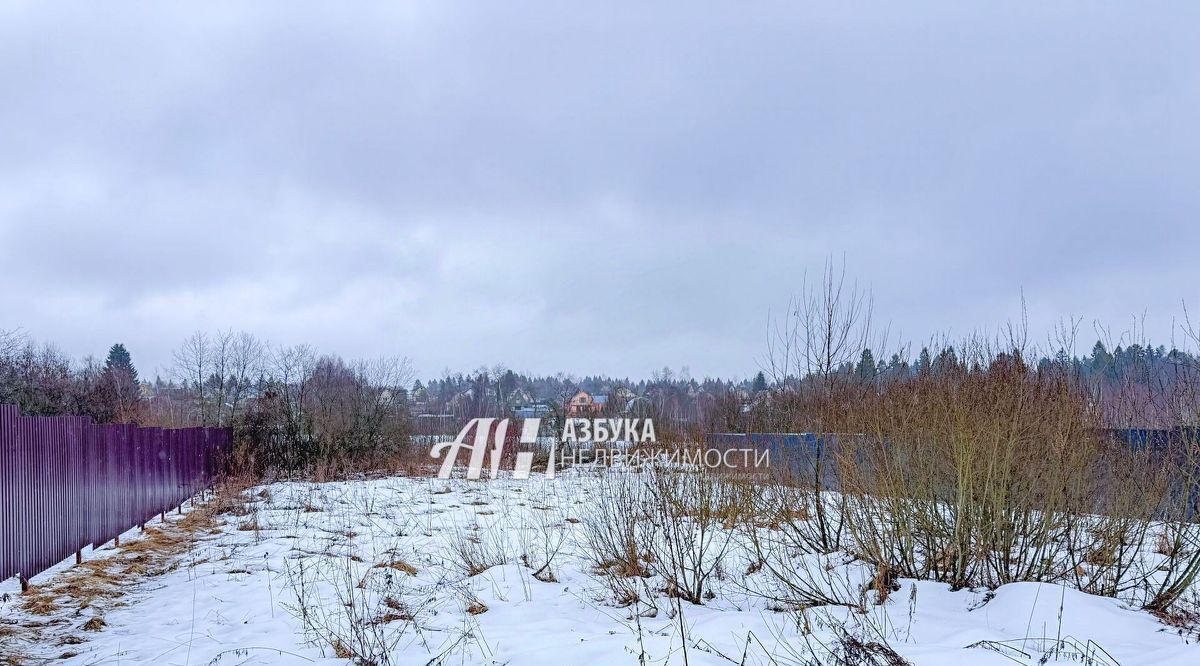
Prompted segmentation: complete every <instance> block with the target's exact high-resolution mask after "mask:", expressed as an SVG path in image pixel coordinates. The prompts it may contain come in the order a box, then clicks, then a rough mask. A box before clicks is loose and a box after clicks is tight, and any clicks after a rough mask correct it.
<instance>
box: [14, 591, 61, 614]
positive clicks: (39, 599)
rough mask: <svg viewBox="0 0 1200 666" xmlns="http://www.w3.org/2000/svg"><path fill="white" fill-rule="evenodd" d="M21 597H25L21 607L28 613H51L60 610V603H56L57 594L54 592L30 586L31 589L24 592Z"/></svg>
mask: <svg viewBox="0 0 1200 666" xmlns="http://www.w3.org/2000/svg"><path fill="white" fill-rule="evenodd" d="M21 597H22V598H23V599H24V600H23V601H22V602H21V609H22V610H24V611H25V612H26V613H31V614H33V615H50V614H52V613H54V612H55V611H57V610H58V604H57V603H55V602H56V599H57V595H55V594H54V593H53V592H49V591H43V590H41V589H40V588H37V587H32V586H30V588H29V591H28V592H24V593H22V595H21Z"/></svg>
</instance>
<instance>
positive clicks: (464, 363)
mask: <svg viewBox="0 0 1200 666" xmlns="http://www.w3.org/2000/svg"><path fill="white" fill-rule="evenodd" d="M1048 4H1052V5H1053V6H1043V5H1048ZM830 5H836V6H833V7H831V6H830ZM117 7H118V5H117V3H45V2H16V3H13V2H3V3H0V328H15V327H21V328H23V329H24V330H25V331H26V332H28V333H29V334H30V335H32V336H34V337H36V338H38V339H40V340H50V341H54V342H56V343H57V344H58V345H59V346H61V347H62V348H63V349H64V350H65V351H67V352H69V353H71V354H72V355H76V356H82V355H84V354H89V353H91V354H96V355H98V356H102V355H103V354H104V352H105V351H106V350H107V348H108V346H109V345H111V344H112V343H113V342H115V341H123V342H125V343H126V345H127V346H128V347H129V349H130V351H131V352H132V354H133V358H134V361H135V363H136V364H137V365H138V367H139V368H140V369H141V370H142V373H143V375H148V374H152V373H153V370H154V369H155V368H156V367H157V368H164V369H165V367H166V366H167V365H168V363H169V359H170V351H171V350H172V349H173V348H175V347H176V346H178V344H179V342H180V341H181V340H182V339H183V338H184V337H185V336H186V335H188V334H189V333H190V332H192V331H194V330H196V329H208V330H212V329H216V328H225V327H232V328H234V329H245V330H249V331H252V332H255V333H257V334H259V335H261V336H262V337H265V338H268V339H270V340H272V341H275V342H279V343H298V342H310V343H313V344H314V345H316V346H318V347H319V348H321V349H322V350H327V351H338V352H340V353H342V354H343V355H346V356H356V357H357V356H375V355H380V354H403V355H407V356H409V357H411V358H412V359H413V362H414V364H415V366H416V368H417V370H418V371H419V373H420V374H421V375H422V376H434V375H438V374H440V373H441V371H442V369H443V368H447V367H449V368H451V369H454V370H470V369H472V368H474V367H477V366H479V365H481V364H485V363H486V364H493V363H497V362H503V363H506V364H507V365H509V366H511V367H514V368H517V369H525V370H529V371H535V372H547V373H550V372H555V371H560V370H561V371H565V372H569V373H574V374H578V375H582V374H590V373H612V374H617V375H631V376H642V375H647V374H649V373H650V372H651V371H652V370H653V369H655V368H660V367H662V366H664V365H666V366H671V367H674V368H678V367H680V366H688V367H689V368H690V369H691V372H692V374H693V375H695V376H697V377H701V376H704V375H725V376H746V375H750V374H752V373H753V372H755V371H757V369H758V367H759V361H760V359H761V358H762V356H763V353H764V351H765V346H766V322H767V317H768V313H769V312H772V311H775V312H778V311H779V310H780V309H781V308H783V307H785V306H786V303H787V301H788V298H789V296H791V295H792V294H793V293H795V292H796V291H797V290H798V289H799V287H800V283H801V279H802V277H803V275H804V273H805V271H806V270H807V271H809V272H810V273H811V272H812V271H814V270H815V271H818V272H819V271H820V269H821V265H822V262H823V261H824V259H825V258H826V257H828V256H830V255H833V256H836V257H841V256H842V254H843V253H844V254H845V257H846V263H847V268H848V272H849V274H851V275H853V276H855V277H857V279H858V280H859V281H860V282H861V283H862V284H864V285H869V286H870V287H871V288H872V290H873V292H874V294H875V300H876V319H877V320H878V321H881V322H884V323H890V325H891V328H892V331H893V336H895V335H896V334H897V333H899V334H901V335H903V336H904V337H908V338H914V339H918V340H919V339H924V338H928V337H929V336H931V335H933V334H935V333H938V332H946V331H949V332H950V333H952V334H959V333H964V332H966V331H969V330H971V329H976V328H986V327H996V326H998V325H1000V324H1002V323H1003V322H1005V321H1007V320H1010V319H1012V318H1014V317H1016V316H1018V314H1019V311H1020V299H1021V294H1022V292H1023V293H1024V295H1025V299H1026V301H1027V305H1028V310H1029V319H1030V326H1031V328H1032V329H1034V331H1035V332H1038V334H1039V335H1040V334H1041V332H1044V331H1045V330H1047V329H1048V328H1049V327H1050V326H1051V325H1052V323H1053V322H1054V321H1055V319H1057V318H1058V317H1065V316H1069V315H1073V316H1077V317H1082V318H1084V321H1085V325H1084V328H1085V329H1086V330H1085V335H1084V337H1090V338H1092V339H1094V335H1093V334H1092V332H1091V322H1092V321H1093V320H1095V319H1101V320H1104V321H1107V322H1109V323H1110V324H1111V325H1112V327H1113V329H1114V333H1116V332H1119V331H1120V330H1125V329H1128V328H1129V324H1130V321H1131V316H1133V315H1141V313H1143V312H1145V313H1146V314H1147V318H1146V324H1147V328H1148V330H1149V332H1150V333H1151V334H1152V335H1154V336H1155V337H1156V338H1160V339H1164V338H1166V336H1168V335H1169V331H1170V328H1171V320H1172V317H1176V316H1179V315H1181V314H1182V308H1181V306H1180V303H1181V301H1183V300H1184V299H1188V300H1190V301H1193V304H1194V305H1195V307H1196V309H1198V310H1200V299H1198V298H1197V296H1200V295H1198V294H1197V293H1196V287H1197V285H1198V284H1200V280H1198V278H1200V267H1198V266H1200V264H1198V261H1200V256H1198V252H1197V251H1198V249H1200V246H1198V243H1197V241H1198V240H1200V225H1198V224H1197V213H1200V169H1198V167H1200V48H1198V47H1197V44H1196V34H1197V33H1196V29H1197V25H1200V23H1198V22H1197V19H1200V15H1198V14H1200V5H1197V4H1196V3H1190V2H1177V3H1138V4H1136V5H1134V4H1128V3H1095V2H1086V3H1083V2H1081V3H1069V2H1062V3H1038V6H1034V3H1007V2H1005V3H997V4H996V5H994V6H992V7H991V8H990V9H989V8H986V7H985V4H984V3H959V2H945V3H932V4H923V3H913V2H905V3H879V4H875V5H870V6H856V7H851V6H850V5H849V4H847V3H822V5H820V6H818V5H813V6H804V5H802V4H801V3H797V2H781V3H771V2H755V3H720V4H717V3H713V4H711V5H710V4H706V3H702V2H696V1H695V0H690V1H687V2H679V3H671V2H655V3H645V2H633V3H628V4H625V3H620V2H602V3H591V6H589V7H584V6H583V3H564V2H546V3H523V2H478V3H473V4H460V3H456V2H449V1H448V0H434V1H431V2H421V3H404V2H387V3H378V4H376V3H364V4H354V3H321V4H320V5H317V4H312V5H309V4H306V3H295V2H290V1H289V2H284V3H279V4H273V3H267V2H254V3H246V2H239V3H233V4H228V5H226V4H221V3H215V2H203V3H193V4H190V5H185V4H183V3H147V4H146V6H144V7H132V6H131V7H124V8H120V9H118V8H117ZM1086 347H1090V342H1089V343H1088V344H1086Z"/></svg>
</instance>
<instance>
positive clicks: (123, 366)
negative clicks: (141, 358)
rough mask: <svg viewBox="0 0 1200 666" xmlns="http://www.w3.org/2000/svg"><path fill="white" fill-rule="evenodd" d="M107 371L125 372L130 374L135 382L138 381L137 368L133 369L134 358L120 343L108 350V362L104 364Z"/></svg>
mask: <svg viewBox="0 0 1200 666" xmlns="http://www.w3.org/2000/svg"><path fill="white" fill-rule="evenodd" d="M104 369H105V370H123V371H125V372H128V373H129V376H130V377H132V378H133V381H134V382H136V381H137V376H138V374H137V368H134V367H133V358H132V357H131V356H130V355H129V350H128V349H125V345H123V344H121V343H120V342H118V343H117V344H115V345H113V346H112V347H111V348H110V349H109V350H108V360H107V361H105V363H104Z"/></svg>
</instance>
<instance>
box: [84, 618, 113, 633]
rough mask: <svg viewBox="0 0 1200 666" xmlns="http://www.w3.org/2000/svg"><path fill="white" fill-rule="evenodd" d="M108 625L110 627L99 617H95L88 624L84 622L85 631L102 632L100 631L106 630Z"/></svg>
mask: <svg viewBox="0 0 1200 666" xmlns="http://www.w3.org/2000/svg"><path fill="white" fill-rule="evenodd" d="M107 625H108V623H107V622H105V621H104V618H102V617H99V616H97V617H93V618H92V619H90V620H88V621H87V622H84V623H83V630H84V631H100V630H102V629H104V627H105V626H107Z"/></svg>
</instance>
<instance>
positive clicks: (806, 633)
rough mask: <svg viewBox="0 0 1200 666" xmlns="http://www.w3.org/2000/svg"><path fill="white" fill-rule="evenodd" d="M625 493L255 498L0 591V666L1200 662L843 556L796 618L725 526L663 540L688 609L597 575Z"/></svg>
mask: <svg viewBox="0 0 1200 666" xmlns="http://www.w3.org/2000/svg"><path fill="white" fill-rule="evenodd" d="M623 477H624V478H621V479H613V478H603V477H600V476H596V475H588V474H582V473H581V474H571V473H568V474H566V475H564V476H560V478H558V479H554V480H546V479H544V478H540V477H535V478H532V479H528V480H525V481H514V480H498V481H486V480H485V481H466V480H459V479H455V480H437V479H425V478H420V479H418V478H386V479H378V480H368V481H354V482H340V483H327V484H314V483H279V484H273V485H270V486H265V487H259V488H253V489H250V490H248V491H246V492H245V493H243V495H242V497H241V498H239V501H238V502H236V503H235V504H234V505H232V511H231V512H226V513H223V514H221V515H220V516H217V517H216V518H215V519H213V520H206V519H204V518H200V517H196V518H191V517H189V518H180V517H178V516H174V517H170V518H169V520H170V521H171V522H172V524H171V525H170V526H167V527H164V528H162V529H161V530H153V529H152V531H151V533H150V534H151V535H152V537H153V539H156V540H157V541H156V544H157V545H155V546H154V547H146V548H145V549H143V550H141V551H139V550H138V548H137V547H136V546H134V547H132V549H130V545H131V544H134V543H137V538H136V532H135V533H131V534H129V535H126V537H125V540H124V541H125V545H126V546H127V548H126V549H125V550H116V549H113V548H111V547H106V548H105V549H102V550H100V551H98V552H96V553H90V554H89V557H88V559H89V563H90V564H89V565H88V566H87V567H84V568H83V572H82V573H81V571H80V569H81V568H80V567H70V568H67V567H59V568H57V569H56V570H54V571H52V572H49V573H47V574H45V575H43V576H41V577H39V578H38V579H36V580H35V581H33V582H34V584H35V585H36V586H37V587H38V590H39V592H38V595H37V596H36V597H34V598H33V599H32V600H31V599H30V598H23V597H18V596H16V595H14V594H12V592H14V587H13V585H12V583H11V581H10V582H9V583H6V587H5V588H3V590H2V591H3V592H6V593H8V594H6V599H5V601H4V602H3V605H2V607H0V614H2V615H0V617H2V618H3V620H4V624H0V637H4V636H7V637H6V638H2V639H0V650H3V651H6V652H7V654H5V655H4V656H5V657H6V658H8V659H10V660H12V661H13V662H14V663H40V661H39V659H40V658H46V659H53V660H54V663H62V664H180V665H186V666H193V665H203V664H222V665H227V666H235V665H236V666H242V665H251V664H314V663H316V664H344V663H353V662H354V661H356V660H357V661H358V662H359V663H371V662H374V663H378V664H385V663H386V664H404V665H423V664H439V663H444V664H514V665H516V664H531V665H543V664H544V665H552V666H564V665H566V664H692V665H701V664H705V665H718V664H720V665H728V664H747V665H749V664H779V665H789V664H792V665H794V664H832V663H863V664H894V663H901V662H898V661H896V656H897V655H898V656H899V657H901V658H903V660H907V661H908V662H909V663H912V664H918V665H921V666H925V665H929V666H936V665H953V666H961V665H963V664H980V665H986V664H996V665H1011V664H1014V663H1018V664H1036V663H1094V664H1121V665H1122V666H1133V665H1136V664H1164V665H1166V664H1176V665H1179V666H1183V665H1195V664H1198V663H1200V646H1197V645H1195V637H1194V635H1192V636H1190V637H1189V635H1188V632H1186V631H1181V630H1179V629H1177V628H1173V627H1169V626H1167V625H1165V624H1163V623H1162V622H1160V621H1159V620H1158V619H1157V618H1155V617H1154V616H1152V615H1150V614H1148V613H1145V612H1141V611H1138V610H1135V609H1132V608H1129V607H1127V606H1126V605H1125V604H1123V603H1122V602H1120V601H1117V600H1114V599H1110V598H1102V597H1093V596H1088V595H1085V594H1082V593H1080V592H1077V591H1073V590H1070V589H1067V588H1064V587H1060V586H1056V585H1048V584H1033V583H1022V584H1012V585H1006V586H1003V587H1001V588H999V589H997V590H994V591H988V590H958V591H951V590H950V589H949V587H948V586H946V585H944V584H939V583H932V582H923V581H910V580H903V579H901V580H898V581H895V582H894V584H891V585H890V586H889V592H890V593H888V594H884V595H881V594H879V590H878V588H877V587H873V585H872V582H873V576H874V572H873V570H872V568H871V567H868V566H867V565H865V564H863V563H861V562H855V561H853V558H851V557H850V556H848V555H845V554H835V555H832V556H817V555H805V554H799V553H787V554H785V555H784V557H792V558H793V560H792V561H790V563H789V564H787V565H786V566H788V567H791V569H790V571H791V573H792V574H795V575H798V576H801V577H805V578H807V579H809V580H811V581H812V585H813V587H814V589H819V590H822V591H823V593H825V594H828V596H829V597H831V598H833V599H844V600H845V603H844V604H841V605H837V604H835V605H825V606H818V607H809V608H797V607H796V606H795V605H790V604H788V603H786V602H785V601H783V600H784V599H787V598H788V595H787V594H785V592H786V590H785V589H783V588H784V587H786V586H781V582H780V580H779V577H778V576H777V575H775V574H773V573H772V569H773V568H774V569H778V567H779V566H780V565H779V563H778V562H779V560H776V564H775V565H774V566H773V567H772V566H763V564H762V561H763V559H764V558H763V556H762V555H761V553H760V554H755V553H754V550H755V549H754V548H753V547H752V546H751V545H750V543H749V540H748V539H747V538H746V536H745V534H743V533H742V532H741V531H740V530H739V529H738V528H732V527H730V526H721V528H720V529H717V530H710V531H703V532H692V531H685V532H683V533H682V534H684V535H685V536H687V537H688V538H697V539H703V540H705V544H706V545H705V546H704V547H702V548H684V549H683V550H682V551H678V552H676V555H678V556H679V557H680V558H682V560H683V561H684V562H685V563H686V560H687V558H688V557H691V556H693V555H696V554H699V558H700V560H701V561H700V562H697V563H696V564H697V565H698V566H696V567H695V569H696V570H698V571H702V572H707V575H702V576H701V580H700V582H699V583H697V585H696V586H695V588H694V589H696V590H697V591H699V592H700V596H701V600H702V601H703V603H702V604H701V605H698V604H694V603H690V602H688V601H684V600H682V599H680V598H679V595H673V594H668V593H667V592H668V591H670V590H671V589H672V585H671V584H669V583H668V581H666V580H665V579H664V578H663V577H662V576H661V575H660V574H659V573H656V569H657V567H653V566H651V567H648V568H647V570H645V571H642V572H638V574H639V575H632V576H630V575H621V574H620V572H618V571H616V570H615V569H614V567H613V566H609V567H608V568H607V569H601V568H600V565H602V564H605V563H606V562H605V560H606V558H605V556H604V555H603V553H601V552H598V550H602V548H601V547H600V546H598V544H599V543H601V542H603V541H604V538H603V536H604V535H603V534H602V533H603V531H604V529H606V528H613V527H616V528H618V529H619V528H620V522H619V521H615V520H612V519H611V515H612V512H613V511H616V512H617V513H620V512H621V511H622V510H627V509H632V508H631V507H619V506H614V502H620V501H622V498H627V497H629V496H630V495H628V494H620V493H618V494H614V493H613V492H612V488H613V487H615V486H630V485H636V484H638V483H641V481H640V479H638V478H637V475H623ZM194 513H195V514H200V513H202V512H201V511H196V512H194ZM602 514H603V515H607V516H609V518H608V519H603V518H602V517H601V516H602ZM191 515H192V514H189V516H191ZM189 520H190V521H191V523H188V521H189ZM156 522H157V521H156ZM151 527H154V526H151ZM651 527H652V528H654V529H659V530H663V529H667V530H671V529H675V527H677V526H667V525H659V526H651ZM185 528H186V529H185ZM754 529H761V530H764V531H767V532H769V531H770V530H772V529H773V527H772V526H770V525H762V526H758V527H756V528H754ZM676 534H677V535H678V534H679V533H678V532H677V533H676ZM659 557H663V555H662V554H660V556H659ZM106 558H109V559H106ZM139 558H140V559H139ZM135 564H136V566H135ZM131 571H132V573H133V574H136V577H134V578H130V577H128V576H126V577H124V578H122V577H120V576H118V575H117V573H120V572H124V573H126V574H129V573H130V572H131ZM73 572H74V573H73ZM83 573H86V574H87V576H88V577H86V578H85V577H83ZM72 576H75V578H71V577H72ZM105 576H108V578H105ZM688 581H691V579H688V580H687V581H680V582H688ZM691 582H695V581H691ZM106 584H107V585H108V587H105V585H106ZM89 586H90V587H89ZM93 587H94V588H95V589H94V590H92V592H90V593H84V592H83V590H87V589H91V588H93ZM80 598H85V599H86V602H80V601H78V600H79V599H80ZM34 600H36V601H37V603H34ZM884 646H887V647H886V648H885V647H884ZM1056 649H1057V650H1058V651H1057V652H1055V650H1056ZM892 651H894V654H893V652H892ZM19 654H22V655H24V658H25V659H26V661H24V662H22V661H20V659H21V657H19V656H18V655H19ZM839 659H842V660H841V661H839ZM1089 660H1090V661H1089ZM3 662H4V659H3V658H0V663H3Z"/></svg>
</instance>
